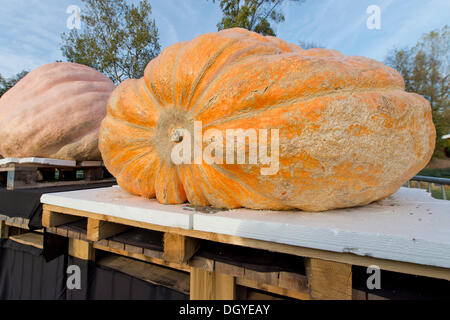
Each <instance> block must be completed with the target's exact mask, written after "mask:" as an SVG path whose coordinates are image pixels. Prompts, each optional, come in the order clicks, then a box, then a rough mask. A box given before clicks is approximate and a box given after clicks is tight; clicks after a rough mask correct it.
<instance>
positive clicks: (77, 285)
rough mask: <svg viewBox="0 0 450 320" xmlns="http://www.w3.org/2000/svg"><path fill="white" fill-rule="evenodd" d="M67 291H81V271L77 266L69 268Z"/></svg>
mask: <svg viewBox="0 0 450 320" xmlns="http://www.w3.org/2000/svg"><path fill="white" fill-rule="evenodd" d="M66 286H67V289H69V290H80V289H81V269H80V267H79V266H77V265H70V266H68V267H67V281H66Z"/></svg>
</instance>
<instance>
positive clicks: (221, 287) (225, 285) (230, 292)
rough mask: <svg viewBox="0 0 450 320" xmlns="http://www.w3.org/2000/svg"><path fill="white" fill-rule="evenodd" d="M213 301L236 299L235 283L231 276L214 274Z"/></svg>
mask: <svg viewBox="0 0 450 320" xmlns="http://www.w3.org/2000/svg"><path fill="white" fill-rule="evenodd" d="M214 291H215V300H234V299H235V298H236V282H235V278H234V277H233V276H230V275H227V274H223V273H220V272H214Z"/></svg>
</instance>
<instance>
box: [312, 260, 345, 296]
mask: <svg viewBox="0 0 450 320" xmlns="http://www.w3.org/2000/svg"><path fill="white" fill-rule="evenodd" d="M306 271H307V276H308V285H309V289H310V293H311V297H312V298H313V299H322V300H351V299H352V266H351V265H349V264H345V263H338V262H332V261H326V260H320V259H308V260H307V261H306Z"/></svg>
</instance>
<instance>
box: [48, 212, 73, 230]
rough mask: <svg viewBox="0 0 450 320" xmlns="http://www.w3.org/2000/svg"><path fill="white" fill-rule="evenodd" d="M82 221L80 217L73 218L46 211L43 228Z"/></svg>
mask: <svg viewBox="0 0 450 320" xmlns="http://www.w3.org/2000/svg"><path fill="white" fill-rule="evenodd" d="M80 219H81V218H80V217H78V216H71V215H67V214H62V213H58V212H53V211H50V210H46V209H44V210H43V211H42V226H43V227H46V228H50V227H57V226H60V225H62V224H66V223H70V222H74V221H78V220H80Z"/></svg>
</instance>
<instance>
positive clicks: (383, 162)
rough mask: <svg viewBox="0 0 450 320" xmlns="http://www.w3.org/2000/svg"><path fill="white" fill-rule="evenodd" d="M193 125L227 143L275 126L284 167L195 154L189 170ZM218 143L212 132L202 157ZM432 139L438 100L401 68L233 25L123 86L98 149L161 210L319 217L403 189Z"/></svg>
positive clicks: (185, 46) (127, 185)
mask: <svg viewBox="0 0 450 320" xmlns="http://www.w3.org/2000/svg"><path fill="white" fill-rule="evenodd" d="M194 121H201V124H202V131H201V133H203V134H205V133H206V130H209V129H217V130H218V131H219V132H221V133H223V136H225V135H226V130H227V129H239V128H240V129H243V130H249V129H255V130H257V132H259V129H267V130H269V129H278V130H279V149H278V151H279V169H278V171H276V172H275V173H274V174H271V175H263V174H262V170H261V169H262V168H265V167H268V165H267V162H264V161H262V160H261V159H258V161H257V163H253V164H251V163H248V162H246V163H247V164H236V163H235V164H232V163H230V162H226V161H223V164H221V163H220V161H216V162H213V163H211V162H209V163H207V162H205V159H203V160H202V161H201V162H197V163H195V159H194V156H193V155H191V158H192V164H189V163H187V162H184V163H181V164H177V162H174V161H173V158H172V154H173V150H174V148H175V147H176V146H177V144H180V143H184V142H183V140H182V139H183V135H186V136H187V133H189V134H191V137H194V136H195V133H194V132H193V131H194V127H195V125H194ZM182 129H184V130H185V131H183V130H182ZM186 130H187V131H186ZM186 132H187V133H186ZM270 136H272V133H268V136H267V137H266V138H267V141H268V146H267V148H268V149H270V148H271V147H272V145H271V141H272V140H270V138H269V137H270ZM185 138H187V137H185ZM217 139H218V138H217V137H213V138H212V139H211V137H209V136H205V137H204V140H203V142H201V144H200V146H201V147H202V148H203V149H202V150H205V149H206V148H207V147H208V146H209V144H210V143H211V141H213V140H214V141H215V142H217V141H219V143H220V141H221V140H217ZM434 140H435V129H434V126H433V122H432V118H431V112H430V105H429V103H428V102H427V101H426V100H425V99H424V98H422V97H421V96H419V95H417V94H414V93H406V92H405V91H404V82H403V79H402V77H401V76H400V75H399V73H397V72H396V71H395V70H393V69H391V68H389V67H387V66H385V65H383V64H382V63H380V62H377V61H374V60H371V59H367V58H363V57H346V56H344V55H342V54H341V53H339V52H337V51H334V50H325V49H311V50H302V49H301V48H299V47H297V46H295V45H293V44H289V43H286V42H285V41H283V40H280V39H277V38H274V37H263V36H261V35H259V34H256V33H253V32H249V31H246V30H243V29H229V30H224V31H221V32H218V33H210V34H205V35H202V36H199V37H197V38H195V39H194V40H192V41H190V42H182V43H177V44H175V45H172V46H170V47H168V48H167V49H166V50H164V51H163V52H162V53H161V54H160V56H158V57H157V58H156V59H154V60H152V61H151V62H150V63H149V64H148V66H147V68H146V70H145V74H144V77H143V78H141V79H139V80H127V81H125V82H123V83H122V84H121V85H120V86H119V87H118V88H117V89H116V90H115V91H114V92H113V94H112V95H111V97H110V99H109V102H108V111H107V116H106V118H105V119H104V120H103V122H102V126H101V130H100V142H99V146H100V150H101V153H102V156H103V159H104V161H105V164H106V166H107V168H108V169H109V170H110V172H111V173H112V174H113V175H114V176H116V178H117V179H118V183H119V185H120V186H121V187H122V188H124V189H126V190H128V191H129V192H130V193H133V194H136V195H141V196H143V197H147V198H153V197H156V198H157V199H158V201H159V202H161V203H165V204H177V203H183V202H185V201H186V200H188V201H189V202H190V203H192V204H194V205H199V206H204V205H212V206H214V207H219V208H237V207H247V208H253V209H281V210H286V209H293V208H299V209H303V210H311V211H321V210H327V209H331V208H341V207H350V206H357V205H364V204H367V203H370V202H372V201H375V200H378V199H382V198H385V197H387V196H389V195H390V194H392V193H394V192H395V191H396V190H397V189H398V188H399V187H400V186H401V185H402V184H403V183H405V182H406V181H407V180H408V179H410V178H411V177H413V176H414V174H415V173H417V172H418V171H419V170H421V169H422V168H423V167H424V166H425V164H426V163H427V162H428V161H429V159H430V157H431V154H432V152H433V149H434ZM245 141H246V145H247V147H248V148H247V149H246V155H247V157H250V154H251V153H250V151H249V150H250V149H249V148H250V147H251V146H252V145H251V143H250V139H246V140H245ZM274 141H275V140H274ZM222 143H223V144H224V145H225V142H224V141H222ZM236 146H237V144H236ZM253 146H254V145H253ZM225 149H226V146H224V148H223V150H225ZM274 150H275V151H274V152H276V151H277V150H276V149H274ZM232 151H233V152H235V153H236V152H237V151H236V147H235V148H234V149H232ZM183 154H184V152H183ZM271 154H272V153H271ZM211 156H212V157H220V153H215V151H214V153H211ZM224 158H225V152H224V153H223V156H222V157H221V159H224ZM216 160H217V158H216Z"/></svg>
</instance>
